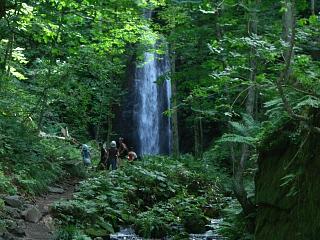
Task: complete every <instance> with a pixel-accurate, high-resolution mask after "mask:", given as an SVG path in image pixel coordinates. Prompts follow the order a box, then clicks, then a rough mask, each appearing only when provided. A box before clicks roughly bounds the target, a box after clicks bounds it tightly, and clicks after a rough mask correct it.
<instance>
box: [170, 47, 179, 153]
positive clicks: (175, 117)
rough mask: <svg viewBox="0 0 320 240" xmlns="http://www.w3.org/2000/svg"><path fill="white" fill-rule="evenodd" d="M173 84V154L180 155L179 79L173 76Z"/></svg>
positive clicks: (173, 71)
mask: <svg viewBox="0 0 320 240" xmlns="http://www.w3.org/2000/svg"><path fill="white" fill-rule="evenodd" d="M170 56H171V76H174V73H175V62H176V59H175V53H173V52H171V54H170ZM171 85H172V87H171V88H172V109H173V113H172V135H173V136H172V137H173V149H172V150H173V156H175V157H179V154H180V152H179V129H178V100H177V81H176V80H175V79H173V77H171Z"/></svg>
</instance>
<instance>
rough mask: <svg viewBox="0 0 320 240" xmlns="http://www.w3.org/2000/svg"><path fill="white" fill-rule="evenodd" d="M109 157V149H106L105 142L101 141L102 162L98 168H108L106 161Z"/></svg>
mask: <svg viewBox="0 0 320 240" xmlns="http://www.w3.org/2000/svg"><path fill="white" fill-rule="evenodd" d="M107 159H108V151H107V150H106V145H105V143H103V144H102V143H100V162H99V164H98V167H97V168H98V169H99V170H102V169H105V168H106V163H107Z"/></svg>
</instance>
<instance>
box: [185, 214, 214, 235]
mask: <svg viewBox="0 0 320 240" xmlns="http://www.w3.org/2000/svg"><path fill="white" fill-rule="evenodd" d="M182 223H183V226H184V228H185V230H186V232H188V233H204V232H206V225H207V224H208V223H209V221H208V219H207V218H206V217H205V216H204V215H203V214H202V212H185V213H184V214H182Z"/></svg>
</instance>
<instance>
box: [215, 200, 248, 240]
mask: <svg viewBox="0 0 320 240" xmlns="http://www.w3.org/2000/svg"><path fill="white" fill-rule="evenodd" d="M222 214H223V216H224V218H223V223H222V224H221V226H220V228H219V233H221V234H222V235H223V236H225V237H227V238H228V239H230V240H236V239H244V240H252V239H254V238H253V236H252V235H251V234H248V233H247V231H246V221H247V220H246V219H245V216H244V215H243V213H242V208H241V206H240V204H239V203H238V202H237V201H235V200H232V201H229V203H228V206H227V207H226V208H224V209H223V213H222Z"/></svg>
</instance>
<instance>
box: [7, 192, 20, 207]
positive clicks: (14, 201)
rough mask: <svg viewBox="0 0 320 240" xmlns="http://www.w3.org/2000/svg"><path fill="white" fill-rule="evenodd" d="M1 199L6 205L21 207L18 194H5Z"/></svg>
mask: <svg viewBox="0 0 320 240" xmlns="http://www.w3.org/2000/svg"><path fill="white" fill-rule="evenodd" d="M3 200H4V202H5V203H6V204H7V205H9V206H11V207H14V208H21V207H22V205H23V201H22V200H21V197H20V196H18V195H14V196H5V197H4V199H3Z"/></svg>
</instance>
